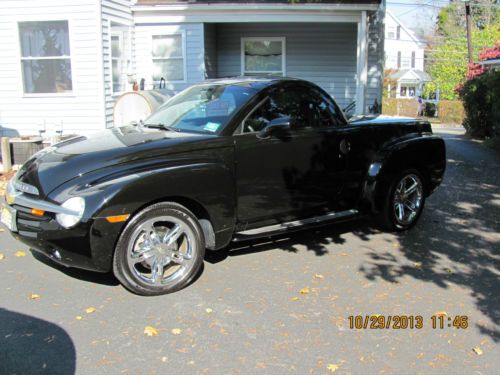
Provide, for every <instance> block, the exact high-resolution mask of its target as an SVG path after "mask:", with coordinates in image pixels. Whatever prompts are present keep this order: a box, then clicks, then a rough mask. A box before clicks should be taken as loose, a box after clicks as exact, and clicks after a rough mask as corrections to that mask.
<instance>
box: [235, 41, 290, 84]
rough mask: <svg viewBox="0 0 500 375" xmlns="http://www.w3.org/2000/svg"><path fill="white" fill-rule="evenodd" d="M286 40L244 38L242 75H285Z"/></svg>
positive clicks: (242, 45) (242, 43)
mask: <svg viewBox="0 0 500 375" xmlns="http://www.w3.org/2000/svg"><path fill="white" fill-rule="evenodd" d="M285 65H286V64H285V38H242V39H241V73H242V75H253V76H255V75H258V76H266V75H285Z"/></svg>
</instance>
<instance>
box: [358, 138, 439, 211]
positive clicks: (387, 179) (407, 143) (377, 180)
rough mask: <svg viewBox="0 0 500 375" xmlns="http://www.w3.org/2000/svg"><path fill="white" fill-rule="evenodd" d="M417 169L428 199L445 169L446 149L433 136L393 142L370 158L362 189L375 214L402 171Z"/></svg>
mask: <svg viewBox="0 0 500 375" xmlns="http://www.w3.org/2000/svg"><path fill="white" fill-rule="evenodd" d="M409 168H415V169H417V170H418V171H419V172H420V173H421V174H422V176H423V177H424V187H425V191H424V193H425V195H426V196H429V195H430V194H432V192H433V191H434V190H435V189H436V188H437V187H438V186H439V185H440V184H441V181H442V179H443V175H444V172H445V168H446V147H445V143H444V141H443V139H442V138H441V137H439V136H436V135H420V136H418V137H408V138H405V139H400V140H397V141H395V142H392V143H390V144H388V145H386V146H385V147H383V148H382V149H381V150H380V151H379V152H378V153H377V154H376V155H375V156H374V157H373V159H372V161H371V163H370V165H369V167H368V171H367V175H366V179H365V184H364V187H363V201H367V202H368V203H369V204H370V206H371V210H372V212H374V213H377V212H380V210H381V209H382V207H383V205H384V201H385V198H386V196H387V192H388V190H389V189H390V186H391V184H392V182H393V180H394V178H395V176H396V175H397V174H398V173H400V172H401V171H403V170H405V169H409Z"/></svg>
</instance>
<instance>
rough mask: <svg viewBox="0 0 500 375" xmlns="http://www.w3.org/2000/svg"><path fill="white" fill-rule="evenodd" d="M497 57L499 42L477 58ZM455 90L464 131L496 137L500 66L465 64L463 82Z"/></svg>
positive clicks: (499, 131) (499, 114)
mask: <svg viewBox="0 0 500 375" xmlns="http://www.w3.org/2000/svg"><path fill="white" fill-rule="evenodd" d="M498 58H500V44H497V45H495V46H494V47H493V48H486V49H484V50H483V51H481V53H480V54H479V60H481V61H484V60H491V59H498ZM455 90H456V91H457V93H458V94H459V95H460V99H462V101H463V104H464V109H465V114H466V117H465V119H464V122H463V125H464V127H465V128H466V129H467V132H468V133H469V134H471V135H473V136H477V137H481V138H488V137H500V70H498V69H495V68H493V69H490V68H485V67H483V66H482V65H480V64H469V68H468V71H467V73H466V81H465V83H463V84H460V85H458V86H457V87H456V88H455Z"/></svg>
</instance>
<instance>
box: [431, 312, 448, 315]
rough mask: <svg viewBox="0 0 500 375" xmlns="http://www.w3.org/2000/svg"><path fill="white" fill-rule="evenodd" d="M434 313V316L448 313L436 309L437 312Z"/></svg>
mask: <svg viewBox="0 0 500 375" xmlns="http://www.w3.org/2000/svg"><path fill="white" fill-rule="evenodd" d="M434 315H436V316H446V315H448V313H447V312H446V311H438V312H435V313H434Z"/></svg>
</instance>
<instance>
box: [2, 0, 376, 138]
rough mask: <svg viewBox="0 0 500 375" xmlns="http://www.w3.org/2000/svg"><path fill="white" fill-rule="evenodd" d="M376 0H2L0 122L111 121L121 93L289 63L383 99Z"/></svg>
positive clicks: (96, 125) (79, 129) (288, 71)
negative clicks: (136, 85) (134, 86)
mask: <svg viewBox="0 0 500 375" xmlns="http://www.w3.org/2000/svg"><path fill="white" fill-rule="evenodd" d="M384 14H385V12H384V3H383V2H381V1H380V0H348V1H339V0H337V1H316V2H314V3H307V2H294V3H293V4H292V3H290V2H289V1H285V0H284V1H254V2H245V1H244V2H238V3H235V2H234V1H210V2H207V1H195V0H190V1H163V0H137V1H133V0H64V1H63V0H44V1H37V0H2V2H1V3H0V29H1V30H2V32H1V33H0V44H1V45H2V49H1V50H0V59H1V61H2V65H1V68H0V80H1V82H2V85H1V86H0V125H1V126H3V127H5V128H11V129H15V130H17V131H19V132H20V133H21V134H38V132H39V131H44V130H46V133H45V134H50V133H53V132H54V131H59V132H61V131H62V132H63V133H66V134H67V133H80V134H84V133H87V132H90V131H95V130H99V129H103V128H105V127H111V126H113V106H114V103H115V100H116V98H117V97H118V96H119V95H121V94H122V93H123V92H126V91H130V90H131V89H132V83H131V82H132V81H133V80H134V79H135V80H137V82H140V81H141V80H142V79H144V82H145V88H146V89H152V88H154V87H158V86H159V84H160V80H161V79H162V78H163V79H165V83H166V88H167V89H170V90H172V91H174V92H178V91H180V90H182V89H184V88H186V87H188V86H189V85H191V84H194V83H198V82H200V81H203V80H205V79H210V78H220V77H229V76H239V75H268V74H269V75H286V76H291V77H298V78H303V79H307V80H310V81H313V82H315V83H317V84H318V85H320V86H321V87H323V88H324V89H325V90H326V91H327V92H329V93H330V94H331V95H332V96H334V97H335V99H336V100H337V101H338V103H339V104H340V105H341V106H342V107H345V106H347V105H348V104H350V103H352V102H354V101H355V102H356V105H355V112H356V113H363V112H366V111H367V109H368V108H369V107H370V106H372V105H373V103H374V101H375V99H377V100H378V102H379V103H380V101H381V92H382V72H383V38H382V37H381V36H382V32H383V18H384Z"/></svg>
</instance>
